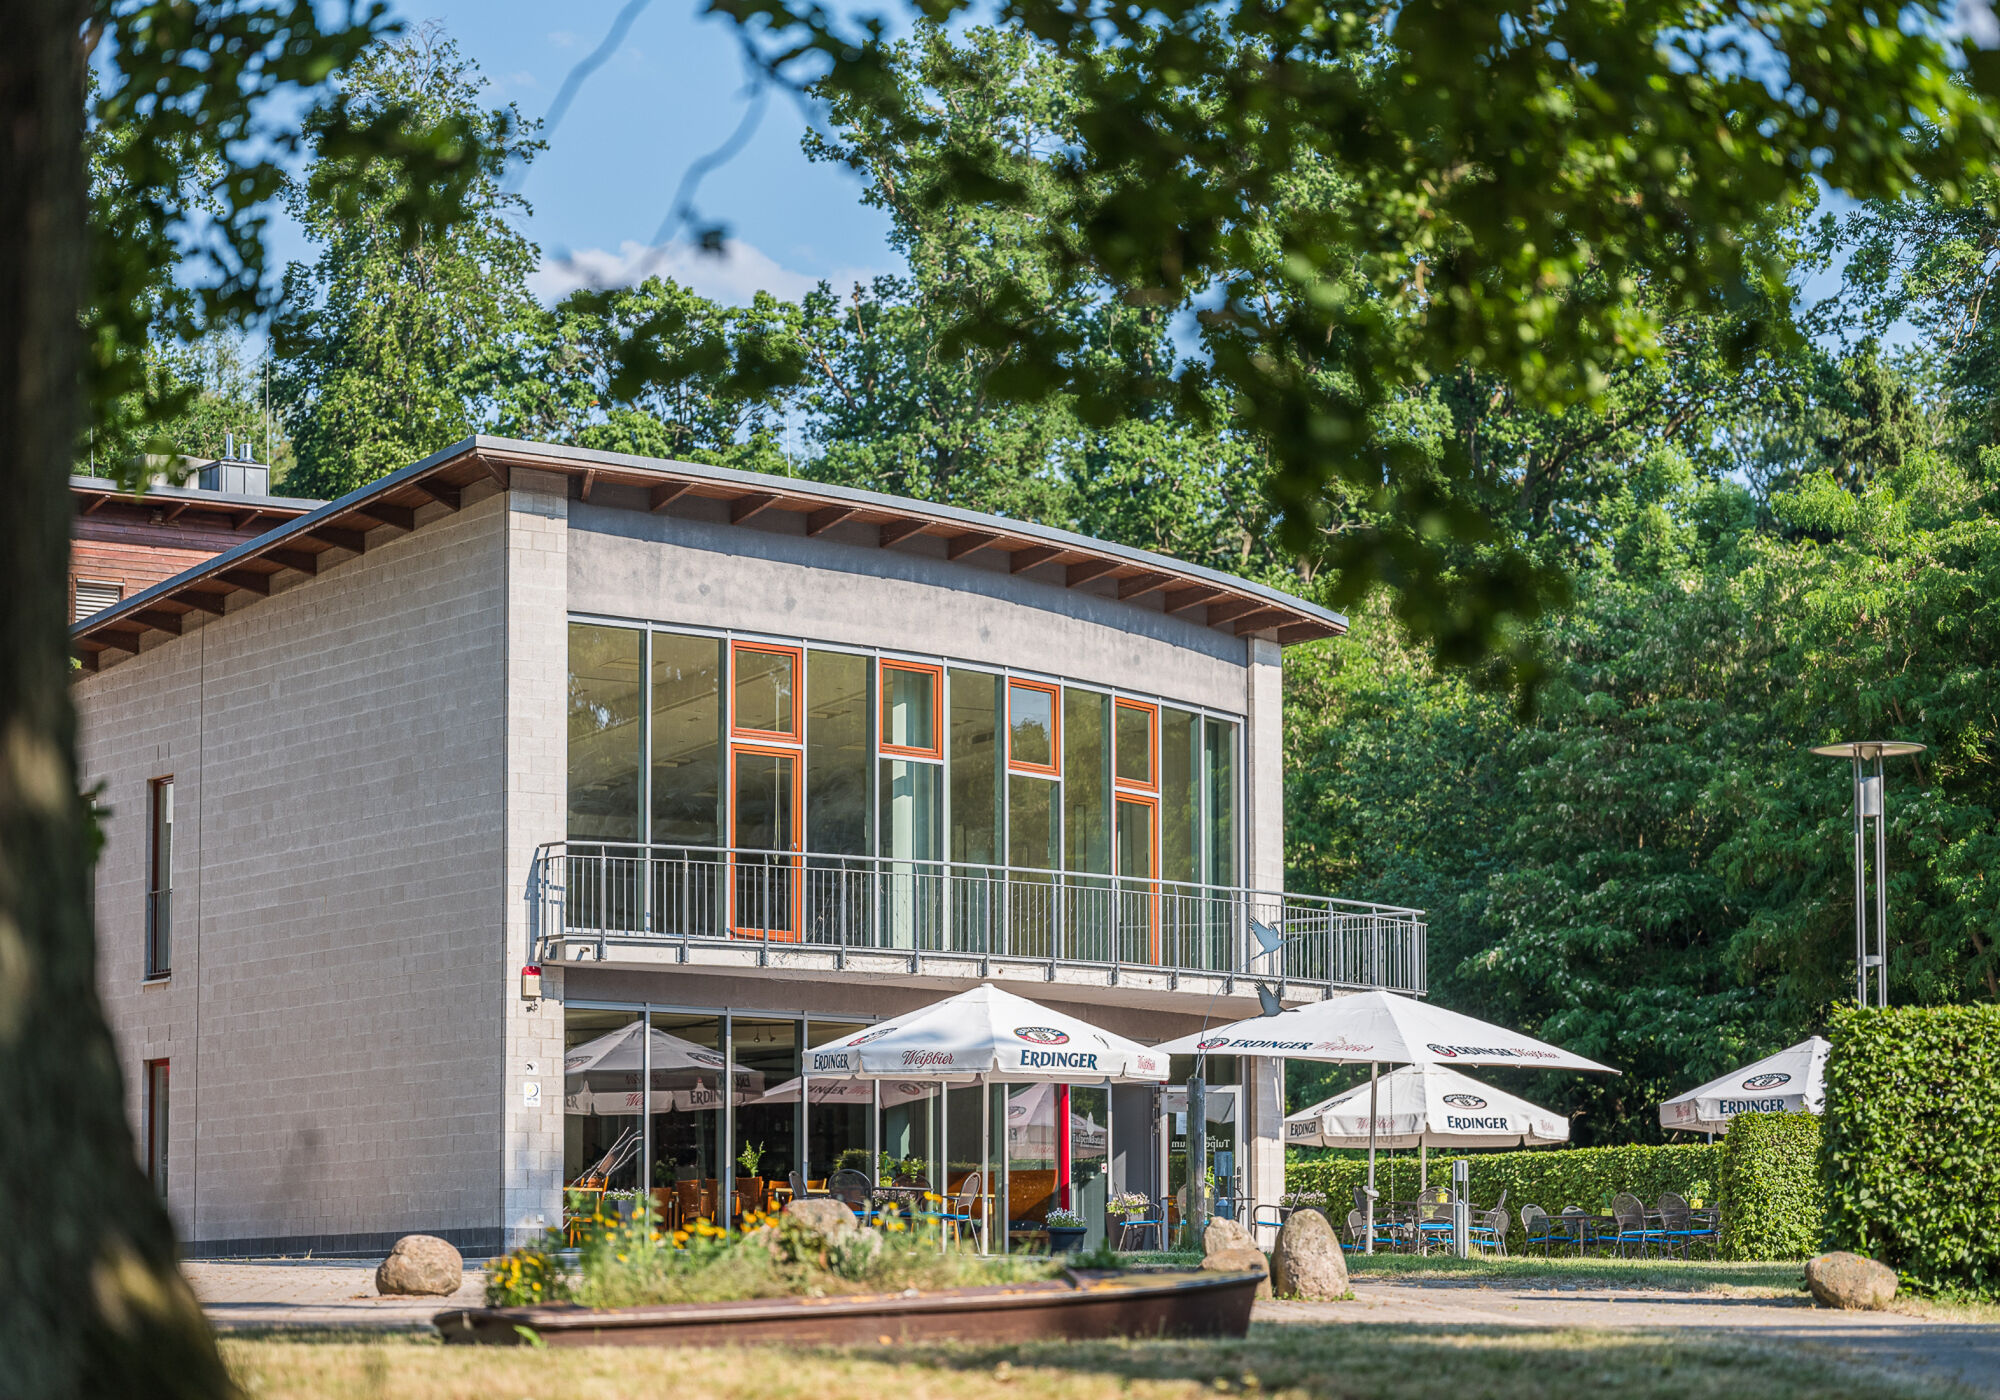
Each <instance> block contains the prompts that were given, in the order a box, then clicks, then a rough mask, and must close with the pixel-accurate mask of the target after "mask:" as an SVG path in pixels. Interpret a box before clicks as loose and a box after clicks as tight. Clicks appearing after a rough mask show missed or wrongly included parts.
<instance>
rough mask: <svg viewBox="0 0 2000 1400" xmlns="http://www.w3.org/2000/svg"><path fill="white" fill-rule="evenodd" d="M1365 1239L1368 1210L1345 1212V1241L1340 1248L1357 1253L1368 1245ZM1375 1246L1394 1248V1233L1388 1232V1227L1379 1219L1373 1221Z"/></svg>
mask: <svg viewBox="0 0 2000 1400" xmlns="http://www.w3.org/2000/svg"><path fill="white" fill-rule="evenodd" d="M1367 1241H1368V1212H1367V1211H1365V1210H1350V1211H1349V1212H1347V1242H1346V1243H1344V1244H1342V1245H1341V1248H1342V1249H1344V1250H1346V1251H1347V1252H1348V1253H1349V1254H1359V1253H1361V1252H1362V1251H1363V1250H1365V1249H1366V1248H1367V1247H1368V1245H1367ZM1375 1248H1376V1249H1378V1250H1384V1249H1386V1250H1392V1251H1393V1250H1394V1249H1395V1248H1396V1237H1395V1235H1394V1234H1392V1233H1390V1232H1389V1230H1388V1227H1387V1226H1385V1225H1384V1224H1383V1223H1382V1222H1381V1221H1379V1220H1378V1221H1376V1222H1375Z"/></svg>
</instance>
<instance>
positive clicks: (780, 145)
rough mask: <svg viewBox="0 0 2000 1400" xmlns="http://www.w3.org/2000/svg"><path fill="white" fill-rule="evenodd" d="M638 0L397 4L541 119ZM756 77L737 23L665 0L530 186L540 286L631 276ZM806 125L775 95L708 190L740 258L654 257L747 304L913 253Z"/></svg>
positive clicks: (655, 5)
mask: <svg viewBox="0 0 2000 1400" xmlns="http://www.w3.org/2000/svg"><path fill="white" fill-rule="evenodd" d="M624 3H625V0H563V3H560V4H550V3H546V0H544V2H543V3H535V0H394V10H395V12H396V13H397V15H398V17H399V18H401V19H402V20H404V22H405V23H407V24H409V25H412V26H414V25H417V24H420V23H423V22H424V21H427V20H437V21H439V22H440V23H442V24H443V26H444V28H445V31H446V32H447V33H448V34H449V35H450V36H451V37H452V38H454V39H456V40H457V41H458V44H459V47H460V49H461V50H462V51H463V52H464V53H465V54H466V55H467V56H468V57H470V58H473V59H476V60H477V61H478V63H479V65H480V67H481V68H482V69H484V71H485V73H486V76H487V77H488V79H489V80H490V81H491V84H492V85H491V87H489V88H488V90H487V94H488V96H489V97H490V98H492V99H493V100H494V101H495V102H496V103H497V102H502V101H506V102H513V103H515V104H517V105H518V106H519V107H520V109H521V112H522V114H523V115H524V116H528V117H535V118H539V117H542V116H543V115H545V114H546V113H547V111H548V110H549V105H550V103H551V102H553V101H554V99H555V96H556V93H557V91H558V90H559V89H560V88H561V87H562V83H563V79H564V78H565V77H566V76H567V75H568V74H569V72H570V69H571V68H572V67H573V66H574V65H575V64H576V63H577V61H578V60H579V59H581V58H582V57H584V56H585V55H586V54H588V53H590V52H591V50H593V49H595V48H596V47H597V45H598V44H599V42H600V41H601V40H602V39H603V38H604V37H605V35H606V34H607V33H609V32H610V29H611V25H612V22H613V20H614V19H615V18H616V17H617V14H618V12H619V10H620V9H622V8H623V7H624ZM744 89H745V79H744V72H743V64H742V59H741V50H740V48H739V46H738V41H737V38H736V34H735V27H734V25H733V24H731V23H730V22H729V21H727V20H721V19H711V18H707V17H704V16H703V15H702V14H701V12H700V8H699V0H652V3H651V4H650V5H648V6H647V7H646V8H645V10H644V11H643V12H642V13H641V14H640V15H639V16H638V18H637V20H636V21H635V22H634V23H633V25H632V28H631V30H630V31H629V33H628V34H627V35H626V37H625V41H624V43H623V44H622V45H621V46H620V47H619V49H618V50H617V51H616V52H615V53H614V54H613V55H612V56H611V58H610V59H609V60H608V61H607V62H606V63H605V64H604V66H603V67H601V68H599V69H598V70H597V71H596V72H595V73H594V74H593V75H592V76H591V78H590V79H589V80H588V81H587V82H586V83H585V84H584V86H583V87H582V88H581V89H580V90H579V91H578V93H577V95H576V98H575V100H574V101H573V102H572V103H571V105H570V107H569V110H568V112H567V114H566V115H565V116H564V117H563V120H562V123H561V125H560V126H559V127H558V128H557V129H556V130H555V132H554V134H553V135H552V136H551V137H550V138H549V149H548V150H546V151H544V152H543V153H542V155H541V156H540V157H539V158H538V159H537V160H536V161H535V163H534V165H533V166H532V167H530V169H529V171H528V173H527V176H526V178H525V179H524V180H523V181H522V182H521V184H520V190H521V193H522V194H524V195H525V196H527V198H528V201H529V203H530V204H532V205H533V207H534V213H533V216H532V217H531V218H529V219H527V220H525V221H524V231H525V232H526V233H527V234H528V236H529V237H531V238H533V239H534V240H535V241H536V242H537V243H538V244H539V245H540V246H541V249H542V254H543V259H544V267H543V272H542V275H541V276H540V277H539V278H537V279H536V290H537V291H538V292H539V293H541V294H542V295H544V296H550V295H555V294H560V293H561V292H563V291H567V290H569V289H570V288H571V287H573V286H577V285H580V284H581V283H582V281H583V280H585V279H586V278H588V277H595V278H596V279H598V280H600V281H624V280H627V279H628V278H629V276H630V274H631V271H632V269H633V268H635V267H637V266H639V265H640V264H641V262H642V261H643V260H646V259H647V258H648V256H649V252H650V249H651V246H652V242H653V239H654V237H655V235H656V234H657V233H658V231H659V229H660V226H661V223H662V222H663V221H664V220H665V218H666V216H667V213H668V211H669V209H670V208H671V207H672V204H673V197H674V191H675V189H676V187H677V186H678V184H679V182H680V180H681V177H682V175H683V173H684V172H685V171H686V170H687V167H688V165H689V163H690V162H691V161H693V160H695V159H696V158H698V157H699V156H701V155H703V154H704V153H706V152H708V151H710V150H713V149H714V148H715V147H717V146H719V145H720V144H722V143H723V142H724V141H725V140H727V139H728V137H729V135H730V133H731V132H732V131H734V130H735V129H736V126H737V123H738V122H739V120H740V119H741V118H742V116H743V113H744V109H745V97H744ZM804 129H805V117H804V114H803V113H802V112H801V111H800V109H799V107H798V106H797V105H796V104H794V103H793V102H792V101H791V100H790V99H788V98H786V97H784V96H783V95H781V94H774V95H773V96H772V98H771V100H770V101H769V102H768V103H767V104H766V105H765V109H764V116H763V120H762V123H761V125H760V126H759V127H758V128H757V130H756V132H755V134H754V135H752V136H751V138H750V139H749V142H748V144H747V145H745V146H744V148H743V149H742V150H741V151H740V152H739V153H738V154H737V155H736V157H735V158H734V159H733V160H731V161H730V162H729V163H728V164H727V165H725V166H723V167H722V168H720V169H718V170H716V171H714V172H713V173H711V174H710V175H708V176H707V178H706V179H705V180H704V181H703V183H702V185H701V188H700V190H699V192H698V194H697V196H696V207H697V208H698V210H699V211H700V213H701V215H702V216H703V218H704V219H705V220H713V221H716V222H720V223H723V224H726V225H727V226H728V228H729V232H730V236H731V238H732V240H733V243H732V246H731V249H730V256H729V257H727V258H726V259H717V258H715V257H712V256H704V255H701V254H699V253H697V252H696V251H694V250H693V249H691V248H689V247H687V246H686V245H685V243H681V244H678V245H675V246H670V247H668V248H667V249H666V250H665V251H664V252H662V253H659V254H656V255H652V258H651V264H652V266H653V267H654V269H655V270H657V271H659V272H660V273H662V274H664V275H667V276H671V277H674V278H675V279H677V280H679V281H681V282H684V283H687V284H689V285H691V286H693V287H695V288H696V289H697V290H699V291H702V292H703V293H705V294H707V295H709V296H713V297H717V298H719V299H722V300H727V301H732V302H743V301H747V300H748V299H749V298H750V296H751V295H752V294H753V293H754V292H755V291H756V290H757V289H758V288H760V287H763V288H767V289H769V290H770V291H773V292H776V293H778V294H780V295H783V296H797V295H799V294H800V293H801V292H803V291H805V290H807V289H809V288H810V287H811V286H812V284H813V283H814V282H816V281H818V280H819V279H820V278H826V279H828V280H829V281H832V282H833V283H834V284H835V285H836V286H840V287H845V286H846V285H847V284H848V283H849V282H851V281H852V280H854V278H856V277H857V276H858V277H867V276H871V275H873V274H875V273H878V272H889V271H894V270H896V269H897V268H898V267H899V266H900V265H901V260H900V258H898V257H897V256H896V254H895V253H894V252H893V250H891V249H890V247H889V246H888V241H887V240H888V220H887V219H886V218H885V217H883V215H882V214H880V213H879V212H877V211H876V210H873V209H869V208H865V207H864V206H863V205H862V203H861V199H860V185H859V183H858V182H857V181H856V179H855V177H854V176H853V175H852V174H851V173H849V172H848V171H847V170H846V169H845V168H843V167H839V166H831V165H815V164H813V163H812V162H810V161H808V160H807V159H806V157H805V155H804V153H803V152H801V150H800V149H799V138H800V136H801V135H802V133H803V132H804ZM683 233H685V230H683ZM286 251H287V253H288V255H290V256H303V255H304V251H305V250H304V249H303V248H300V249H299V250H297V251H293V250H291V249H289V248H288V249H287V250H286ZM565 259H567V262H566V263H565V261H564V260H565Z"/></svg>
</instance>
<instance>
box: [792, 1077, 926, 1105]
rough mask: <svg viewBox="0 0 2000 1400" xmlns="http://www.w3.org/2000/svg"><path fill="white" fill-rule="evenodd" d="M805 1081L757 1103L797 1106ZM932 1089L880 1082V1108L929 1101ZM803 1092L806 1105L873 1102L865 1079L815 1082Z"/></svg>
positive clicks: (901, 1082)
mask: <svg viewBox="0 0 2000 1400" xmlns="http://www.w3.org/2000/svg"><path fill="white" fill-rule="evenodd" d="M805 1084H806V1081H805V1080H804V1079H802V1078H800V1079H787V1080H786V1081H785V1082H784V1083H782V1084H780V1085H779V1086H778V1087H777V1088H775V1089H771V1090H769V1091H767V1092H766V1093H765V1094H764V1096H763V1097H762V1098H760V1099H758V1100H757V1102H758V1103H797V1102H798V1101H799V1093H800V1090H801V1088H802V1087H803V1086H804V1085H805ZM935 1087H936V1086H935V1085H931V1084H916V1083H912V1082H910V1081H909V1080H884V1081H882V1107H884V1108H894V1107H895V1106H896V1105H897V1104H900V1103H910V1102H912V1101H914V1100H916V1099H923V1098H929V1097H930V1095H931V1093H932V1091H933V1089H934V1088H935ZM805 1092H806V1102H808V1103H854V1104H872V1103H874V1102H875V1085H874V1082H873V1081H871V1080H867V1079H815V1080H813V1081H812V1087H811V1088H810V1089H808V1090H806V1091H805Z"/></svg>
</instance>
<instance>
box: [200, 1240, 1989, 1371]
mask: <svg viewBox="0 0 2000 1400" xmlns="http://www.w3.org/2000/svg"><path fill="white" fill-rule="evenodd" d="M182 1267H183V1271H184V1272H185V1273H186V1274H187V1277H188V1281H189V1282H190V1283H192V1284H193V1285H194V1290H195V1293H196V1295H197V1296H198V1297H200V1299H201V1300H202V1303H203V1305H204V1306H205V1307H206V1308H207V1310H208V1315H209V1317H210V1318H212V1319H213V1320H214V1322H215V1324H216V1326H218V1327H220V1328H224V1329H226V1330H232V1331H241V1330H243V1329H245V1328H264V1327H313V1328H318V1327H329V1328H350V1327H356V1328H385V1327H388V1328H416V1327H422V1326H423V1325H424V1324H426V1323H428V1322H429V1321H430V1319H431V1316H432V1314H434V1313H437V1312H440V1311H442V1310H443V1309H445V1308H446V1307H450V1306H454V1305H463V1304H476V1303H477V1302H479V1300H480V1293H481V1290H482V1288H483V1283H484V1280H483V1278H482V1276H481V1274H480V1271H479V1269H478V1268H477V1267H476V1266H475V1267H473V1268H469V1269H467V1270H466V1275H465V1283H464V1285H463V1286H462V1287H460V1289H459V1290H458V1292H457V1294H455V1295H454V1296H453V1297H451V1298H449V1299H446V1298H379V1297H377V1296H376V1295H375V1264H374V1261H372V1260H367V1261H361V1260H353V1261H350V1260H344V1259H307V1260H292V1259H281V1260H251V1261H244V1262H230V1263H191V1264H186V1265H183V1266H182ZM1354 1294H1355V1300H1354V1301H1353V1302H1345V1303H1259V1304H1258V1305H1257V1313H1256V1316H1257V1318H1258V1320H1259V1321H1263V1322H1275V1323H1288V1322H1311V1323H1329V1322H1333V1323H1338V1322H1384V1323H1395V1324H1405V1325H1410V1326H1418V1327H1435V1328H1438V1329H1439V1330H1444V1329H1449V1328H1464V1327H1494V1326H1503V1327H1582V1328H1605V1329H1616V1330H1620V1331H1628V1330H1629V1331H1645V1332H1674V1331H1681V1330H1684V1329H1685V1330H1691V1331H1693V1332H1694V1333H1696V1334H1698V1335H1702V1336H1718V1335H1719V1336H1728V1337H1736V1338H1740V1339H1742V1340H1746V1341H1751V1342H1777V1343H1781V1344H1783V1345H1787V1346H1797V1347H1801V1348H1804V1349H1807V1350H1810V1351H1813V1352H1817V1353H1820V1354H1822V1355H1829V1356H1834V1357H1838V1358H1840V1359H1844V1360H1851V1361H1857V1362H1859V1363H1861V1364H1864V1365H1867V1366H1870V1367H1872V1368H1875V1369H1879V1370H1883V1371H1888V1372H1891V1373H1894V1374H1897V1375H1902V1376H1909V1377H1915V1378H1921V1379H1929V1380H1946V1381H1956V1382H1958V1383H1959V1384H1961V1385H1963V1386H1965V1387H1967V1388H1968V1389H1970V1390H1972V1391H1974V1392H1976V1393H1978V1394H1982V1395H1990V1396H1994V1397H1996V1400H2000V1325H1993V1324H1986V1323H1969V1322H1938V1321H1932V1320H1930V1319H1926V1318H1916V1317H1906V1316H1903V1315H1902V1314H1900V1313H1844V1312H1836V1311H1832V1310H1830V1309H1825V1308H1815V1307H1814V1306H1812V1304H1811V1302H1810V1301H1809V1300H1807V1299H1806V1298H1805V1297H1803V1296H1800V1297H1798V1298H1796V1299H1794V1298H1771V1297H1758V1296H1739V1295H1731V1294H1726V1293H1672V1292H1666V1291H1663V1290H1640V1289H1626V1288H1601V1287H1593V1286H1590V1285H1587V1284H1549V1283H1542V1282H1536V1283H1524V1284H1503V1283H1493V1282H1490V1281H1489V1282H1478V1283H1467V1282H1460V1281H1457V1280H1451V1279H1380V1278H1367V1277H1358V1278H1356V1280H1355V1282H1354Z"/></svg>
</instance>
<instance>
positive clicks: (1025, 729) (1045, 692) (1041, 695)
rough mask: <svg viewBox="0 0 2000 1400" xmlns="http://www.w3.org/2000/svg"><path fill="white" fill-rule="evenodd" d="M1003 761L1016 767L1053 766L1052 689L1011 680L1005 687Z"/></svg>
mask: <svg viewBox="0 0 2000 1400" xmlns="http://www.w3.org/2000/svg"><path fill="white" fill-rule="evenodd" d="M1007 730H1008V738H1007V745H1008V747H1007V761H1008V762H1010V763H1012V764H1014V765H1015V766H1016V767H1019V768H1045V769H1048V770H1049V771H1051V772H1053V771H1055V766H1056V691H1055V687H1054V686H1051V685H1040V684H1036V683H1032V682H1029V681H1015V682H1013V683H1012V684H1010V685H1009V686H1008V687H1007Z"/></svg>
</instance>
